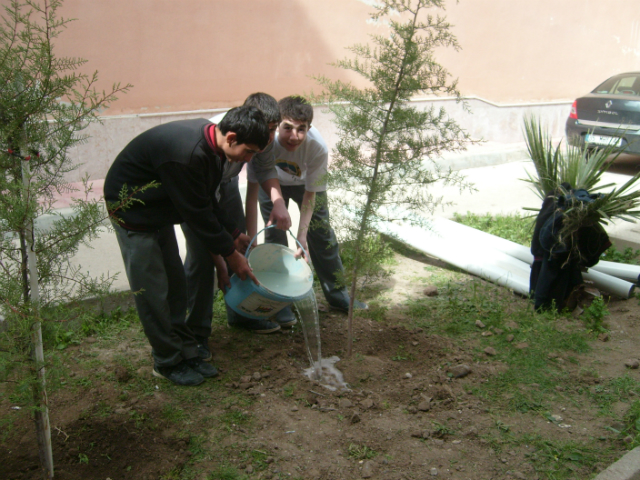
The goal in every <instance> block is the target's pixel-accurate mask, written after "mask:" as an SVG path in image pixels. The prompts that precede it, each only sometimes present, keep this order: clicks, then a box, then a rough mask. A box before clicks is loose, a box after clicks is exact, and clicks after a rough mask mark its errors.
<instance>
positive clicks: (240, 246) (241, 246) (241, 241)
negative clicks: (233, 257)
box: [233, 233, 251, 254]
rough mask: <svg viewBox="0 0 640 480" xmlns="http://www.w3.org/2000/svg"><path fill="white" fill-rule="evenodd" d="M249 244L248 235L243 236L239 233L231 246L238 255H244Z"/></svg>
mask: <svg viewBox="0 0 640 480" xmlns="http://www.w3.org/2000/svg"><path fill="white" fill-rule="evenodd" d="M250 243H251V237H250V236H249V235H245V234H244V233H241V234H240V235H238V237H237V238H236V239H235V240H234V241H233V244H234V245H235V247H236V250H238V251H239V252H240V253H242V254H244V253H246V252H247V248H248V247H249V244H250Z"/></svg>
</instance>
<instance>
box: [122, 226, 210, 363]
mask: <svg viewBox="0 0 640 480" xmlns="http://www.w3.org/2000/svg"><path fill="white" fill-rule="evenodd" d="M114 229H115V232H116V236H117V238H118V244H119V245H120V252H121V253H122V259H123V260H124V266H125V271H126V273H127V278H128V279H129V287H130V288H131V291H132V292H134V294H135V295H134V299H135V303H136V309H137V310H138V316H139V317H140V322H141V323H142V327H143V329H144V333H145V335H146V336H147V339H148V340H149V343H150V344H151V349H152V352H151V353H152V355H153V359H154V362H155V364H156V366H159V367H169V366H173V365H177V364H178V363H180V362H181V361H182V360H187V359H190V358H194V357H196V356H197V355H198V349H197V342H196V339H195V338H194V335H193V332H192V331H191V330H190V329H189V327H188V326H187V325H186V323H185V317H186V313H187V287H186V281H185V276H184V269H183V266H182V260H181V259H180V253H179V251H178V242H177V241H176V235H175V231H174V227H173V225H168V226H166V227H163V228H161V229H160V230H157V231H155V232H135V231H132V230H125V229H124V228H122V227H120V226H119V225H114Z"/></svg>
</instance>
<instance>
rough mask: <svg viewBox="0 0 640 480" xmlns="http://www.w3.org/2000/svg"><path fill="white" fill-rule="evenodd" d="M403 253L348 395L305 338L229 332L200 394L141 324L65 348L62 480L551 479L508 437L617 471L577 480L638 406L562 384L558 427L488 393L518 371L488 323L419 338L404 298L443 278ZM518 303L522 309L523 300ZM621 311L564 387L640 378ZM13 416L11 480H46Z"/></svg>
mask: <svg viewBox="0 0 640 480" xmlns="http://www.w3.org/2000/svg"><path fill="white" fill-rule="evenodd" d="M397 258H398V262H399V263H398V265H396V266H395V267H394V269H395V273H394V275H393V276H392V278H391V279H390V280H389V282H388V283H387V286H386V289H385V290H383V292H382V293H383V295H384V298H386V299H387V300H386V302H387V306H388V307H389V308H388V310H387V313H386V314H385V316H384V318H383V319H367V318H358V319H357V323H356V332H355V334H356V342H355V344H354V352H355V354H354V355H353V356H352V358H351V359H349V360H345V359H343V360H341V361H340V362H339V363H338V364H337V367H338V368H339V369H340V370H341V371H342V372H343V373H344V376H345V379H346V381H347V382H348V384H349V386H350V390H348V391H344V392H332V391H330V390H328V389H326V388H324V387H322V386H321V385H318V384H317V383H315V382H312V381H310V380H308V379H307V378H306V377H304V376H303V374H302V371H303V369H305V368H307V367H308V361H307V356H306V353H305V348H304V340H303V335H302V333H301V330H300V329H299V328H294V329H293V330H290V331H284V332H283V333H278V334H274V335H269V336H258V335H251V334H247V333H245V332H239V331H235V330H231V329H228V328H226V327H224V326H220V327H219V328H217V329H216V330H215V332H214V334H213V336H212V337H211V341H210V345H211V347H212V349H213V351H214V359H213V361H214V364H215V365H216V366H218V367H219V369H220V371H221V374H220V376H219V377H218V378H216V379H210V380H208V381H206V382H205V383H204V384H203V385H201V386H199V387H196V388H190V389H184V388H177V387H174V386H171V385H169V384H168V383H167V382H164V381H162V380H159V379H156V378H154V377H152V376H151V358H150V349H149V347H148V345H147V344H146V342H145V339H144V337H143V336H142V335H141V334H140V331H139V330H140V329H139V326H138V325H134V326H132V328H130V329H129V330H127V331H126V332H124V333H123V334H121V335H120V336H119V337H118V338H117V339H109V338H106V339H104V338H87V339H85V341H84V342H83V343H82V344H81V345H79V346H74V347H70V348H68V349H67V350H66V351H65V356H64V359H65V360H64V362H65V363H64V366H65V367H66V368H67V371H66V373H65V374H64V375H65V378H66V381H67V382H68V387H67V388H65V387H63V388H59V389H56V390H55V391H54V392H52V393H51V394H50V417H51V425H52V437H53V453H54V458H55V462H56V475H55V478H57V479H61V480H76V479H82V480H89V479H101V480H106V479H111V480H116V479H140V480H152V479H174V478H175V479H179V478H185V479H189V478H194V479H197V480H200V479H202V480H205V479H214V478H220V479H227V478H228V479H234V478H238V479H240V478H247V479H249V478H250V479H276V478H278V479H284V478H292V479H296V478H297V479H310V480H313V479H319V480H329V479H336V480H337V479H358V478H372V479H385V480H387V479H388V480H400V479H427V478H445V479H457V480H467V479H473V480H477V479H487V480H488V479H511V478H515V479H536V478H551V477H547V476H546V475H543V474H541V473H540V470H539V469H538V467H537V465H536V463H535V462H534V460H535V458H536V457H535V455H536V452H537V453H538V454H540V448H534V446H533V443H532V444H527V442H526V441H523V440H520V441H513V442H498V441H496V438H500V435H501V434H504V435H507V433H508V435H510V436H511V437H509V438H519V439H523V438H524V439H526V438H532V439H533V438H534V436H538V437H541V438H549V439H553V440H554V441H561V442H564V441H566V442H574V443H580V442H584V443H585V444H586V443H589V444H590V442H591V443H592V442H594V441H596V440H594V439H598V438H601V441H602V445H603V449H605V446H606V449H608V451H609V453H608V454H607V455H606V456H605V457H604V458H605V459H606V461H603V462H600V463H597V464H596V465H591V466H589V467H588V468H587V467H582V466H581V464H580V463H579V462H578V463H577V466H576V469H575V475H574V476H573V477H572V478H574V480H579V479H583V478H591V477H592V476H593V475H594V474H595V473H596V472H597V471H600V470H602V469H604V468H606V466H607V463H608V462H609V461H610V460H613V459H615V458H618V457H619V456H620V455H622V454H623V453H624V451H625V445H624V443H623V442H621V441H618V440H615V439H613V434H612V433H611V430H610V428H609V429H607V428H608V427H611V426H612V425H613V427H615V425H616V424H615V422H616V421H619V419H620V418H621V416H622V415H624V412H625V409H626V408H627V407H628V405H629V404H628V402H618V404H616V405H614V407H613V409H614V414H612V415H609V416H606V415H604V416H603V415H601V414H598V412H597V410H596V409H595V408H592V407H585V404H584V403H578V402H575V401H573V400H571V397H570V396H569V395H568V394H567V395H564V394H563V388H562V387H557V390H558V392H557V395H554V396H553V398H551V399H550V400H549V407H548V413H550V414H553V415H556V416H555V417H553V418H550V417H549V415H545V414H542V413H541V412H524V413H523V412H518V411H514V410H508V409H505V408H502V407H501V406H500V405H494V404H492V403H491V402H488V401H487V400H484V399H483V397H482V396H481V395H477V394H476V392H477V388H478V387H480V386H482V384H483V383H485V382H487V381H488V380H489V379H490V378H491V377H493V376H495V375H498V374H499V373H500V372H502V371H504V370H505V369H506V366H505V364H503V363H502V362H501V361H500V360H496V359H494V358H492V357H490V356H488V355H486V354H485V353H484V350H483V349H484V347H485V345H484V344H482V343H481V342H482V339H483V338H484V337H483V332H484V331H486V329H485V330H483V329H482V328H479V329H478V332H477V333H476V334H474V335H471V336H467V337H463V338H461V339H456V338H452V337H446V336H443V335H436V334H433V333H429V332H428V331H425V330H423V329H421V328H407V327H406V326H405V325H407V323H406V321H405V320H406V314H405V312H404V310H403V304H404V302H405V301H406V300H407V299H412V298H413V299H415V298H424V296H425V288H426V286H428V285H429V282H428V275H429V273H425V272H427V270H428V271H430V272H436V273H438V272H439V271H440V270H441V269H440V268H439V267H438V266H433V263H432V264H431V265H429V264H428V263H425V261H424V260H412V259H409V258H406V257H400V256H398V257H397ZM425 267H429V268H428V269H425ZM417 279H421V280H420V281H418V280H417ZM510 301H511V302H512V303H513V308H524V302H525V301H524V300H523V299H520V298H518V297H515V296H514V297H512V299H511V300H510ZM321 310H322V311H321V312H320V321H321V334H322V350H323V356H324V357H329V356H332V355H337V356H339V357H341V358H343V357H344V347H345V332H346V319H347V317H346V315H344V314H342V313H336V312H331V311H328V310H327V309H326V308H324V307H321ZM609 310H610V312H611V314H610V316H609V317H608V319H607V323H608V327H609V329H610V331H609V334H608V338H605V337H603V338H601V340H600V341H598V340H597V339H596V338H595V337H593V341H592V342H591V347H592V349H591V351H590V352H589V353H587V354H583V355H576V358H577V361H576V360H575V359H574V360H573V361H565V360H563V358H562V355H560V356H556V357H553V361H554V368H556V367H557V368H559V369H560V370H561V371H562V372H564V373H566V375H567V379H569V378H572V377H575V376H578V375H581V372H582V373H584V372H585V371H587V372H588V371H597V374H594V375H593V378H591V380H590V383H591V385H592V386H593V387H596V386H597V385H602V384H606V381H607V379H608V378H616V377H620V376H622V375H625V374H626V375H630V376H631V377H632V378H634V379H635V380H636V381H640V375H639V373H638V372H639V370H631V369H629V368H627V367H625V364H624V363H625V361H626V360H627V359H629V358H638V355H639V354H638V346H637V338H638V334H640V306H639V305H638V301H637V300H636V299H631V300H627V301H615V300H614V301H612V302H611V303H610V304H609ZM434 321H437V319H434ZM566 322H567V323H568V324H569V323H571V322H572V320H571V319H569V320H567V321H566ZM573 323H576V321H573ZM513 333H515V335H516V341H515V342H514V344H513V345H514V347H513V348H526V346H522V345H517V328H516V327H514V329H513V330H512V334H513ZM493 334H494V335H507V334H509V332H508V331H504V332H503V331H500V332H497V331H494V332H493ZM602 340H608V341H602ZM550 358H551V356H550ZM461 365H465V366H466V367H467V368H465V367H461ZM549 368H551V367H549ZM582 377H584V375H582ZM537 387H538V385H535V384H530V385H526V384H524V385H520V386H519V388H520V389H522V390H535V389H536V388H537ZM587 388H588V386H587ZM565 393H566V392H565ZM0 407H1V409H2V410H1V411H2V414H1V415H2V416H3V417H5V418H6V417H7V416H11V415H13V416H15V417H16V419H15V422H14V423H13V426H12V428H11V430H10V431H9V434H8V435H4V439H3V441H2V443H0V478H1V479H6V480H18V479H21V480H22V479H24V480H26V479H36V478H42V477H41V475H42V474H41V472H40V470H39V461H38V454H37V451H38V450H37V444H36V439H35V434H34V430H33V424H32V422H31V421H30V420H29V419H28V418H24V416H22V417H20V416H19V415H20V411H19V410H15V409H12V407H15V405H13V404H12V403H11V402H10V399H8V398H6V397H5V396H2V397H0ZM527 435H529V437H527ZM596 442H597V441H596ZM225 472H226V473H225ZM553 478H556V477H553ZM558 478H567V477H566V476H560V477H558Z"/></svg>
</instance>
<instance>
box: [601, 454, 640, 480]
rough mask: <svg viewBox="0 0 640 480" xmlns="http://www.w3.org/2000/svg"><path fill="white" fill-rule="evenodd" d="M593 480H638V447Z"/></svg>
mask: <svg viewBox="0 0 640 480" xmlns="http://www.w3.org/2000/svg"><path fill="white" fill-rule="evenodd" d="M594 480H640V447H636V448H634V449H633V450H631V451H630V452H627V453H626V454H625V455H624V456H623V457H622V458H621V459H620V460H618V461H617V462H616V463H614V464H612V465H610V466H609V468H607V469H606V470H603V471H602V472H600V474H599V475H598V476H597V477H596V478H595V479H594Z"/></svg>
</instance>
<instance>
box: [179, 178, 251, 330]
mask: <svg viewBox="0 0 640 480" xmlns="http://www.w3.org/2000/svg"><path fill="white" fill-rule="evenodd" d="M220 206H221V208H222V209H224V210H225V211H226V212H227V213H228V214H229V216H230V217H231V218H234V219H236V222H237V225H238V229H239V230H240V231H241V232H242V233H246V222H245V218H244V207H243V206H242V197H241V195H240V188H239V187H238V177H237V176H236V177H233V178H232V179H231V180H230V181H229V182H227V183H224V184H221V185H220ZM180 227H181V228H182V232H183V233H184V238H185V240H186V243H187V256H186V258H185V261H184V274H185V276H186V281H187V305H188V309H189V314H188V316H187V325H188V326H189V328H190V329H191V330H192V331H193V333H194V334H195V335H196V336H198V337H201V338H208V337H209V335H211V321H212V319H213V300H214V291H213V288H214V280H215V275H216V270H215V266H214V264H213V259H212V258H211V253H209V250H207V248H206V247H205V246H204V245H203V244H202V242H201V241H200V239H198V237H196V235H195V234H194V233H193V231H192V230H191V229H190V228H189V226H188V225H187V224H186V223H183V224H181V225H180ZM230 273H231V272H230Z"/></svg>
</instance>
